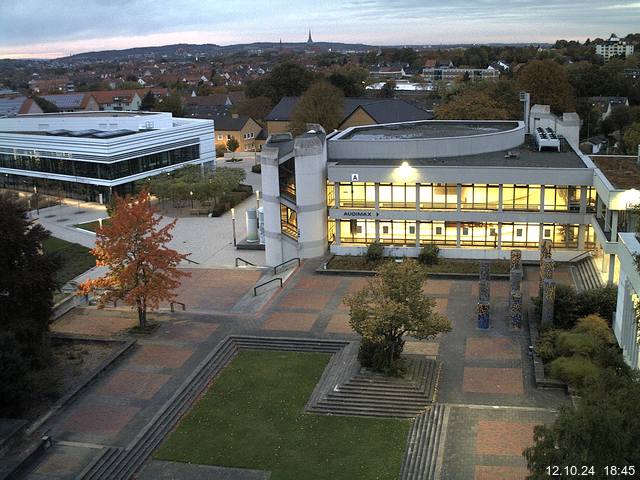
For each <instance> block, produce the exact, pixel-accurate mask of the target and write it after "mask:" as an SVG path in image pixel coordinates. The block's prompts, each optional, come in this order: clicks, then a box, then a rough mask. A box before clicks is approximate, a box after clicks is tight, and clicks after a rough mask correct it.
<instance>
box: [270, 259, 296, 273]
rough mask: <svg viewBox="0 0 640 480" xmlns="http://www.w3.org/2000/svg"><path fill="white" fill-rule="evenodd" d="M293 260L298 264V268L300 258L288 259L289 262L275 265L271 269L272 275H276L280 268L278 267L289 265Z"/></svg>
mask: <svg viewBox="0 0 640 480" xmlns="http://www.w3.org/2000/svg"><path fill="white" fill-rule="evenodd" d="M294 260H295V261H297V262H298V266H300V258H298V257H295V258H290V259H289V260H285V261H284V262H282V263H279V264H278V265H276V266H275V267H273V274H274V275H275V274H276V273H278V272H277V270H278V268H280V267H282V266H284V265H286V264H287V263H289V262H293V261H294Z"/></svg>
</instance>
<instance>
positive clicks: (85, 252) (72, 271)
mask: <svg viewBox="0 0 640 480" xmlns="http://www.w3.org/2000/svg"><path fill="white" fill-rule="evenodd" d="M42 249H43V250H44V251H45V252H46V253H55V254H57V255H59V256H60V258H61V259H62V266H61V267H60V270H58V273H57V274H56V280H57V281H58V282H59V283H60V285H61V286H62V285H64V284H65V283H67V282H68V281H69V280H73V279H74V278H75V277H77V276H78V275H80V274H81V273H83V272H86V271H87V270H89V269H90V268H92V267H95V266H96V259H95V258H94V256H93V255H91V253H89V249H88V248H87V247H83V246H82V245H78V244H77V243H71V242H67V241H65V240H61V239H59V238H55V237H49V238H48V239H47V240H45V241H44V242H43V244H42Z"/></svg>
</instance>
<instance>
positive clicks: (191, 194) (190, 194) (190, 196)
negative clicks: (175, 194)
mask: <svg viewBox="0 0 640 480" xmlns="http://www.w3.org/2000/svg"><path fill="white" fill-rule="evenodd" d="M189 198H191V210H193V192H189Z"/></svg>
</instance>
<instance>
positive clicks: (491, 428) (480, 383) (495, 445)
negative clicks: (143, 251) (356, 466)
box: [26, 261, 566, 480]
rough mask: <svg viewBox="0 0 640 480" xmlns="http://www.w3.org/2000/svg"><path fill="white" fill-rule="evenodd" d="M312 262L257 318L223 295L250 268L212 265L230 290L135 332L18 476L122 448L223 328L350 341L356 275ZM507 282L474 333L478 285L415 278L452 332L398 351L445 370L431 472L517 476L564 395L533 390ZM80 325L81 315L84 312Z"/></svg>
mask: <svg viewBox="0 0 640 480" xmlns="http://www.w3.org/2000/svg"><path fill="white" fill-rule="evenodd" d="M316 264H317V262H314V261H308V262H307V263H306V264H304V265H303V267H302V269H301V270H299V271H298V272H297V273H296V274H295V275H293V276H292V277H291V278H290V279H289V281H288V282H287V284H286V285H285V288H284V289H283V290H281V291H279V292H277V294H276V295H275V297H274V298H273V299H272V301H271V302H270V303H268V304H267V305H266V306H265V307H264V308H263V309H262V310H261V311H260V312H259V313H258V314H256V315H235V314H232V313H231V310H232V309H233V305H234V299H237V298H239V297H240V296H241V295H240V294H242V293H244V292H246V291H248V289H249V288H250V285H252V284H253V282H254V281H255V275H256V274H255V272H251V271H244V272H243V271H241V270H236V271H233V273H232V272H231V271H225V270H221V271H219V273H218V275H219V276H220V277H219V279H217V280H216V281H217V282H220V283H222V284H224V282H225V280H224V279H225V278H229V282H230V283H229V285H231V279H232V278H235V280H233V281H234V282H235V290H234V291H233V292H230V291H229V293H230V294H231V293H233V295H231V296H232V297H233V298H230V299H229V300H228V301H227V302H226V303H223V302H218V303H215V305H216V306H217V307H219V308H216V310H219V311H220V312H219V314H216V315H208V314H203V313H199V314H194V313H189V312H186V313H181V312H180V313H175V314H173V315H167V316H166V321H164V322H163V323H162V325H161V327H160V328H159V330H158V331H156V332H155V333H154V334H152V335H150V336H148V337H143V338H140V339H139V341H138V344H137V346H136V347H135V349H134V350H133V352H132V353H131V354H130V355H128V356H127V357H126V358H124V359H123V360H122V361H121V362H119V363H118V364H117V365H115V366H114V367H113V368H112V369H111V370H110V371H108V372H107V373H106V374H104V375H103V376H102V377H101V378H99V379H98V380H97V381H95V382H94V383H93V384H92V385H91V386H90V387H89V388H88V389H87V391H86V392H85V393H84V394H83V395H82V396H80V397H79V398H78V400H76V401H75V402H74V403H73V404H71V405H70V406H69V407H68V408H67V409H66V410H65V411H64V412H62V414H60V415H59V416H58V417H56V418H54V419H53V420H52V421H50V422H49V423H48V424H47V425H46V428H51V429H52V433H53V437H54V439H55V440H56V446H55V447H54V448H53V450H51V453H50V454H48V455H47V456H45V457H44V458H43V459H42V460H41V461H40V462H38V463H37V464H36V465H34V467H33V469H32V470H31V471H30V472H29V473H28V474H27V475H26V478H30V479H38V480H48V479H62V478H69V479H71V478H74V477H75V475H77V473H78V472H79V471H81V470H82V469H83V468H84V467H85V466H86V465H87V464H88V463H89V462H91V460H92V459H93V458H95V457H96V456H97V455H99V453H100V452H101V450H100V449H101V448H102V447H105V446H119V447H124V446H125V445H127V444H128V443H129V442H130V441H131V440H132V439H133V438H134V437H135V435H136V434H137V433H138V432H139V431H140V430H141V428H142V427H143V426H144V425H146V424H147V423H148V422H149V421H150V420H151V418H152V417H153V415H154V414H155V413H156V412H157V411H158V409H159V408H160V406H161V405H163V404H164V402H166V401H167V400H168V399H169V398H170V397H171V395H172V394H173V393H174V392H175V389H176V388H177V387H178V386H179V385H180V384H181V383H182V382H183V381H184V379H185V378H186V377H187V376H188V375H189V373H190V372H192V371H193V369H194V368H195V366H196V365H198V364H199V363H200V362H201V361H202V360H203V359H204V358H205V357H206V356H207V354H209V352H211V351H212V350H213V349H214V348H215V346H216V345H218V344H219V343H220V342H221V340H222V339H223V338H224V337H225V336H227V335H229V334H230V333H250V334H253V335H256V334H259V335H271V336H288V337H314V338H332V339H354V338H356V337H355V335H354V334H353V333H352V332H351V329H350V328H349V326H348V312H347V309H346V308H345V306H344V305H343V304H342V298H343V297H344V295H345V294H347V293H349V292H352V291H355V290H357V289H359V288H361V287H362V286H363V285H364V284H365V282H366V280H364V279H362V278H356V277H340V276H337V277H336V276H321V275H316V274H315V273H314V268H315V267H316V266H317V265H316ZM225 272H227V273H225ZM227 276H228V277H227ZM203 281H204V280H203ZM507 286H508V282H505V281H494V282H492V291H491V298H492V305H493V307H492V308H493V310H492V312H493V314H492V315H493V323H492V328H491V329H490V330H489V331H488V332H484V331H479V330H477V329H476V328H475V319H474V303H475V298H476V297H477V288H478V287H477V281H470V280H430V281H429V282H428V283H427V284H426V287H425V288H426V291H427V292H429V293H430V294H432V295H433V296H435V297H436V299H437V304H438V310H439V311H441V312H443V313H445V314H446V315H447V316H448V317H449V318H450V319H451V321H452V323H453V331H452V332H451V333H449V334H447V335H444V336H442V338H440V339H438V340H436V341H430V342H418V341H409V342H407V346H406V348H407V351H408V352H411V353H418V354H423V355H427V356H435V355H438V357H439V360H440V361H442V362H443V365H444V366H443V371H442V375H441V380H440V388H439V392H438V398H437V401H438V402H439V403H444V404H448V405H449V406H450V409H451V414H450V416H449V421H448V432H447V436H446V444H445V446H444V448H445V450H444V462H443V476H442V478H446V479H456V480H457V479H459V480H465V479H475V480H480V479H492V480H499V479H509V480H516V479H520V478H525V474H526V468H525V463H524V461H523V459H522V456H521V451H522V449H523V448H524V447H525V446H527V445H530V444H532V439H533V436H532V435H533V433H532V432H533V426H534V425H536V424H540V423H545V422H550V421H552V419H553V418H554V415H555V409H557V408H558V407H559V406H561V405H563V404H564V403H565V402H566V399H565V398H564V396H563V395H561V394H557V393H552V392H541V391H538V390H536V389H535V388H534V386H533V381H532V378H531V360H530V358H529V356H528V355H527V347H528V341H527V338H526V337H525V335H524V334H523V333H522V332H521V331H514V330H511V329H510V328H509V326H508V324H507V322H506V319H505V309H506V289H507V288H508V287H507ZM525 288H527V289H530V290H531V291H533V288H534V285H533V282H525ZM185 293H186V292H185ZM189 294H191V295H193V296H194V298H193V299H192V300H191V303H193V302H195V301H196V297H197V296H198V295H204V296H205V299H204V300H203V299H201V301H202V302H203V303H202V305H204V306H206V305H212V304H213V303H214V301H215V299H208V295H210V292H209V293H207V292H201V293H200V294H199V293H198V292H196V291H192V292H190V293H189ZM225 312H226V313H225ZM102 315H106V314H102ZM114 316H115V317H117V316H118V315H114ZM81 320H82V319H81ZM81 320H79V321H78V322H81ZM84 321H86V322H90V321H91V313H90V311H89V312H88V315H87V316H86V317H85V319H84ZM102 321H104V320H102ZM69 323H72V322H69V321H67V322H66V323H65V321H64V319H63V321H62V322H60V325H61V326H62V325H64V326H65V329H66V330H67V331H68V330H69V329H70V328H71V329H73V326H69ZM125 323H126V322H125ZM78 324H81V323H78ZM54 328H55V326H54ZM122 328H124V326H123V327H122ZM116 330H117V329H116ZM92 331H95V330H92ZM85 333H86V332H85ZM108 333H113V328H111V330H110V331H109V332H108ZM154 468H157V465H155V466H154Z"/></svg>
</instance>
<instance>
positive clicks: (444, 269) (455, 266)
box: [328, 255, 509, 274]
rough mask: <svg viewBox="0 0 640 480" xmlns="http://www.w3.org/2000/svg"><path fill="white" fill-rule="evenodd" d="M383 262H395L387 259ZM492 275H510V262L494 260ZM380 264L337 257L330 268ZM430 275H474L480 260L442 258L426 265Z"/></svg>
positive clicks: (371, 267) (359, 257) (476, 272)
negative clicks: (433, 263)
mask: <svg viewBox="0 0 640 480" xmlns="http://www.w3.org/2000/svg"><path fill="white" fill-rule="evenodd" d="M383 261H387V262H388V261H393V259H385V260H383ZM490 265H491V273H509V262H508V261H506V260H492V261H491V262H490ZM378 266H379V263H374V262H368V261H367V259H366V257H364V256H355V255H336V256H335V257H333V259H332V260H331V261H330V262H329V265H328V268H330V269H334V270H375V269H376V267H378ZM425 268H426V270H427V272H429V273H473V274H478V273H479V271H480V262H479V261H478V260H462V259H452V258H440V259H439V260H438V263H436V264H435V265H425Z"/></svg>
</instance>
